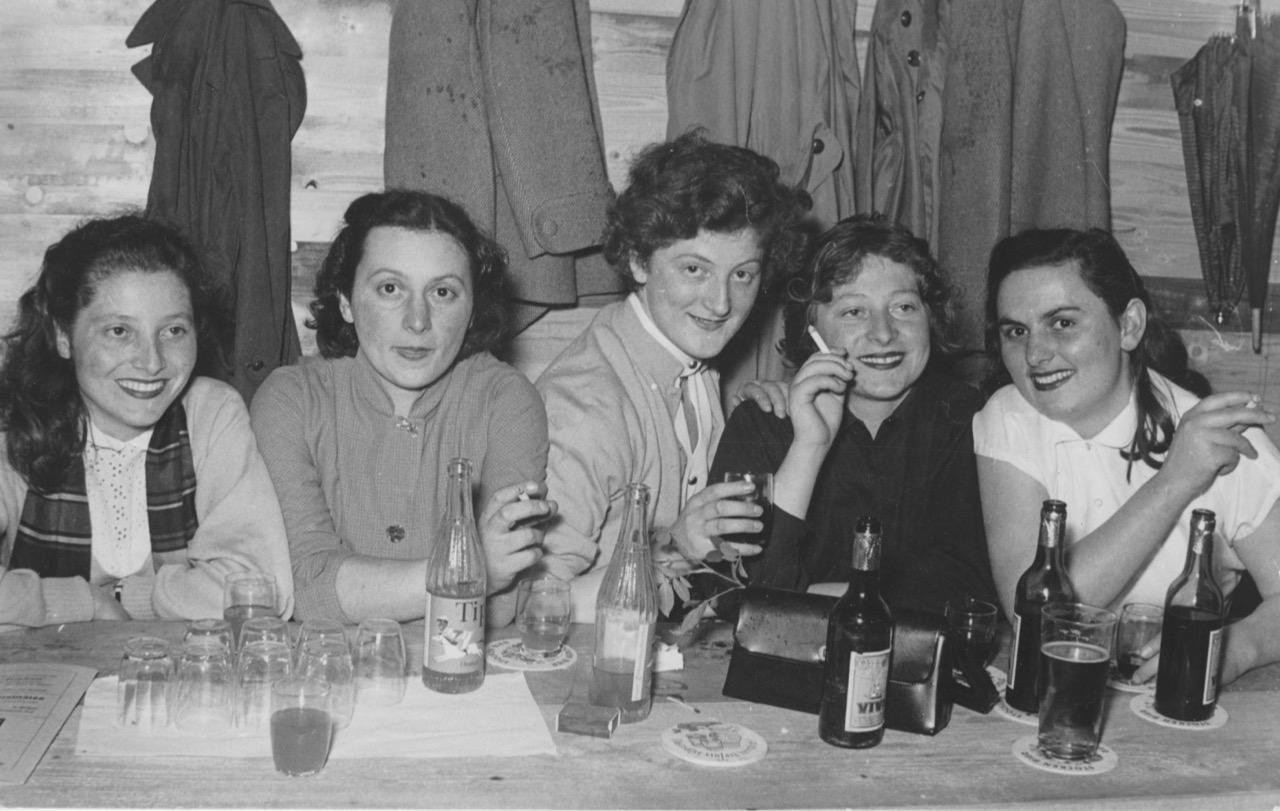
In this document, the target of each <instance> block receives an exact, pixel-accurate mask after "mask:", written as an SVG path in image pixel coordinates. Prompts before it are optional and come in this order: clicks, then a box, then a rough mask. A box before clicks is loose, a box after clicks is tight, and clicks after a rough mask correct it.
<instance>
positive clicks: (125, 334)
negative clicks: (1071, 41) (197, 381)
mask: <svg viewBox="0 0 1280 811" xmlns="http://www.w3.org/2000/svg"><path fill="white" fill-rule="evenodd" d="M57 343H58V354H59V355H61V356H62V357H64V358H67V359H69V360H70V361H71V362H72V363H73V364H74V365H75V370H76V383H77V384H78V385H79V387H80V396H81V397H82V398H83V399H84V404H85V407H86V409H87V410H88V412H89V418H90V419H91V420H93V424H94V425H95V426H96V427H97V428H98V430H100V431H102V432H103V433H105V434H107V435H108V436H111V437H114V438H115V439H119V440H124V441H128V440H130V439H133V438H134V437H136V436H138V435H139V434H140V433H142V432H143V431H146V430H148V429H149V428H151V427H152V426H154V425H155V424H156V422H157V421H158V420H159V419H160V417H161V415H163V414H164V412H165V409H167V408H168V407H169V406H170V405H171V404H172V403H173V401H174V400H176V399H177V398H178V395H180V394H181V393H182V390H183V389H184V388H185V387H186V385H187V381H188V380H189V379H190V378H191V373H192V370H194V369H195V365H196V327H195V316H194V314H193V313H192V309H191V294H190V292H189V291H188V290H187V287H186V285H185V284H183V282H182V280H181V279H180V278H178V276H177V275H176V274H174V273H170V272H168V271H158V272H141V271H134V270H128V271H122V272H119V273H116V274H115V275H113V276H108V277H106V278H104V279H102V280H101V281H100V282H98V284H97V289H96V290H95V291H94V293H93V299H92V301H90V302H89V304H88V306H86V307H84V308H82V309H81V310H80V312H79V313H77V315H76V319H75V322H74V323H73V324H72V325H71V332H70V334H68V333H66V332H64V331H63V330H61V329H59V330H58V340H57Z"/></svg>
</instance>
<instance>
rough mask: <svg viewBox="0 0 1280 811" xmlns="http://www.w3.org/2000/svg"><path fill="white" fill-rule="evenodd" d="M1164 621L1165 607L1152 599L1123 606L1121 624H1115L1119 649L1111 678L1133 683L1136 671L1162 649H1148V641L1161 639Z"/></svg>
mask: <svg viewBox="0 0 1280 811" xmlns="http://www.w3.org/2000/svg"><path fill="white" fill-rule="evenodd" d="M1163 624H1164V608H1163V607H1161V606H1158V605H1155V604H1153V603H1126V604H1125V606H1124V608H1121V609H1120V625H1119V627H1117V628H1116V653H1115V656H1113V657H1112V659H1111V678H1112V679H1114V680H1115V681H1118V682H1121V683H1123V684H1129V685H1132V684H1134V681H1133V674H1134V672H1135V671H1137V669H1138V668H1140V667H1142V665H1143V664H1144V663H1145V662H1146V661H1147V660H1148V659H1150V658H1151V657H1152V656H1154V655H1155V654H1156V653H1158V652H1159V647H1158V646H1156V650H1154V651H1150V652H1148V650H1145V649H1146V648H1147V646H1148V645H1150V644H1151V643H1152V642H1155V641H1156V640H1159V639H1160V628H1161V626H1162V625H1163Z"/></svg>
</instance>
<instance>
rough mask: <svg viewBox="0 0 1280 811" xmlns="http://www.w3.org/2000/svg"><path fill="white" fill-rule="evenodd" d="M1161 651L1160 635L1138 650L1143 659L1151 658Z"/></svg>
mask: <svg viewBox="0 0 1280 811" xmlns="http://www.w3.org/2000/svg"><path fill="white" fill-rule="evenodd" d="M1159 652H1160V637H1156V638H1155V639H1153V640H1151V641H1150V642H1148V643H1147V644H1145V645H1143V646H1142V647H1141V648H1140V649H1139V650H1138V655H1139V656H1141V657H1142V658H1143V659H1150V658H1151V657H1152V656H1155V655H1156V654H1157V653H1159Z"/></svg>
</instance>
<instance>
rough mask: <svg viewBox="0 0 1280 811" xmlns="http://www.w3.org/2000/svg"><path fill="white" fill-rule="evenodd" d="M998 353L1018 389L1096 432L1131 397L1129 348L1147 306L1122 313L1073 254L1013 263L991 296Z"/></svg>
mask: <svg viewBox="0 0 1280 811" xmlns="http://www.w3.org/2000/svg"><path fill="white" fill-rule="evenodd" d="M996 311H997V318H998V321H997V328H998V330H999V337H1000V357H1001V359H1002V360H1003V361H1004V365H1005V368H1006V369H1007V370H1008V371H1009V376H1010V377H1011V378H1012V379H1013V384H1014V385H1015V386H1016V387H1017V388H1018V391H1019V392H1021V393H1022V396H1023V397H1024V398H1025V399H1026V400H1027V402H1029V403H1031V405H1033V406H1034V407H1035V409H1036V410H1037V411H1039V412H1040V413H1041V414H1044V415H1045V416H1047V417H1049V418H1051V419H1054V420H1058V421H1059V422H1063V423H1066V424H1067V425H1069V426H1071V427H1072V428H1073V429H1075V431H1076V433H1078V434H1079V435H1080V436H1082V437H1085V438H1089V437H1092V436H1094V435H1096V434H1097V433H1098V432H1099V431H1101V430H1102V429H1103V428H1105V427H1106V426H1107V424H1108V423H1110V422H1111V420H1113V419H1114V418H1115V417H1116V415H1117V414H1119V413H1120V412H1121V411H1122V410H1123V409H1124V407H1125V406H1126V405H1127V404H1128V402H1129V392H1130V389H1131V388H1132V384H1133V375H1132V373H1131V371H1130V366H1129V353H1130V352H1132V351H1133V350H1134V349H1135V348H1136V347H1137V346H1138V343H1139V341H1140V340H1141V338H1142V333H1143V330H1145V328H1146V308H1145V307H1144V306H1143V305H1142V303H1141V302H1140V301H1138V300H1137V299H1134V300H1132V301H1130V302H1129V304H1128V306H1127V307H1126V308H1125V310H1124V311H1123V312H1122V313H1121V314H1120V316H1119V318H1116V317H1114V316H1112V315H1111V313H1110V312H1109V311H1108V310H1107V305H1106V302H1104V301H1103V300H1102V299H1101V298H1099V297H1098V296H1097V295H1096V294H1095V293H1094V292H1093V291H1092V290H1090V289H1089V287H1088V286H1087V285H1086V284H1085V283H1084V279H1083V278H1081V276H1080V272H1079V270H1078V269H1077V268H1076V265H1075V263H1074V262H1072V263H1068V264H1062V265H1049V266H1039V267H1031V268H1027V269H1025V270H1017V271H1014V272H1013V273H1011V274H1010V275H1009V276H1007V277H1006V278H1005V279H1004V281H1003V282H1001V284H1000V290H999V294H998V296H997V299H996Z"/></svg>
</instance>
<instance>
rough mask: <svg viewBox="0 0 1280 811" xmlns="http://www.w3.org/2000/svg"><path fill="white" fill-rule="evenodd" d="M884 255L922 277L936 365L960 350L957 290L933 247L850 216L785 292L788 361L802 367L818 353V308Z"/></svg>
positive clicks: (919, 287) (876, 219) (875, 219)
mask: <svg viewBox="0 0 1280 811" xmlns="http://www.w3.org/2000/svg"><path fill="white" fill-rule="evenodd" d="M873 256H878V257H881V258H883V259H888V260H890V261H893V262H897V263H899V264H902V265H905V266H906V267H908V268H909V269H910V270H911V272H912V273H914V274H915V277H916V291H917V292H918V293H919V294H920V298H921V300H922V301H923V302H924V305H925V308H926V310H927V312H928V313H929V337H930V342H931V344H932V347H931V350H932V351H931V352H930V359H929V360H930V363H933V362H934V361H935V360H936V358H935V357H934V355H935V353H937V354H941V355H949V354H952V353H954V352H956V351H958V350H959V344H958V343H956V340H955V338H954V337H953V333H954V330H955V317H956V310H955V297H956V290H955V288H954V287H953V286H952V285H951V284H950V283H949V282H948V281H947V278H946V276H945V275H944V274H943V272H942V268H941V267H939V266H938V262H937V260H936V259H934V258H933V255H932V254H930V253H929V244H928V243H927V242H925V241H924V240H923V239H920V238H919V237H917V236H915V235H914V234H912V233H911V231H909V230H908V229H906V228H904V227H903V226H901V225H898V224H896V223H893V222H890V221H889V220H887V219H885V218H884V217H883V216H882V215H879V214H858V215H855V216H853V217H846V218H845V219H843V220H841V221H840V222H838V223H836V224H835V225H833V226H832V227H831V228H829V229H828V230H827V231H826V232H825V233H824V234H822V235H821V236H819V237H818V238H817V240H816V241H815V242H814V243H813V247H812V249H811V250H810V251H809V255H808V259H807V260H806V261H805V263H804V267H803V268H802V269H801V270H800V271H799V272H798V273H796V274H795V275H794V276H792V277H791V278H790V279H788V280H787V283H786V286H785V288H784V289H783V294H784V295H783V304H782V308H783V309H782V312H783V319H784V321H783V339H782V351H783V354H784V355H785V356H786V359H787V362H788V363H790V364H791V365H793V366H800V365H801V364H803V363H804V362H805V361H806V360H808V358H809V356H810V355H812V354H813V353H814V352H816V351H818V347H817V346H815V345H814V343H813V339H812V338H810V337H809V333H808V332H807V331H806V330H807V328H808V326H809V325H810V324H812V323H813V320H814V317H815V313H816V310H817V305H818V304H829V303H830V302H831V299H832V296H833V295H834V293H835V289H836V288H837V287H839V286H840V285H842V284H845V283H846V282H850V281H853V280H854V279H855V278H857V276H858V274H859V273H861V272H862V264H863V262H865V261H866V260H867V259H868V258H870V257H873Z"/></svg>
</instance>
